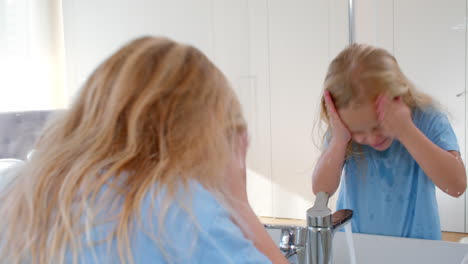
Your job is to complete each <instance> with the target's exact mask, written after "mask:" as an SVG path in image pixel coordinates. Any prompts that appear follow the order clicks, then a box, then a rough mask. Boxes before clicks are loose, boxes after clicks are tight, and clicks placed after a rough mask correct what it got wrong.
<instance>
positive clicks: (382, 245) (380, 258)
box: [267, 229, 468, 264]
mask: <svg viewBox="0 0 468 264" xmlns="http://www.w3.org/2000/svg"><path fill="white" fill-rule="evenodd" d="M267 231H268V233H269V234H270V235H271V237H272V238H273V240H274V241H275V243H278V244H279V240H280V236H281V231H280V230H270V229H269V230H267ZM353 240H354V247H355V254H356V263H357V264H420V263H424V264H461V262H462V260H463V258H464V256H465V255H467V254H468V244H461V243H453V242H444V241H433V240H422V239H410V238H400V237H388V236H377V235H365V234H353ZM333 263H334V264H349V263H350V258H349V252H348V243H347V241H346V236H345V233H344V232H337V233H336V234H335V237H334V239H333Z"/></svg>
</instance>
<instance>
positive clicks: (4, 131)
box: [0, 110, 55, 160]
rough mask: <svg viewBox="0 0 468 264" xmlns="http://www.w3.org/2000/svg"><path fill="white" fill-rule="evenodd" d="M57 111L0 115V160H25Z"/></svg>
mask: <svg viewBox="0 0 468 264" xmlns="http://www.w3.org/2000/svg"><path fill="white" fill-rule="evenodd" d="M54 112H55V110H48V111H26V112H5V113H0V158H15V159H22V160H25V159H26V156H27V154H28V153H29V151H30V150H31V149H32V148H33V146H34V143H35V141H36V139H37V138H38V136H39V135H40V133H41V132H42V129H43V128H44V126H45V124H46V122H47V120H48V118H49V117H50V116H51V114H52V113H54Z"/></svg>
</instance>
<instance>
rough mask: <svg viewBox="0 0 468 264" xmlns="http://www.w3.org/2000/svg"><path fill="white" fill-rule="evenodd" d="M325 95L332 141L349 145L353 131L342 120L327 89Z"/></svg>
mask: <svg viewBox="0 0 468 264" xmlns="http://www.w3.org/2000/svg"><path fill="white" fill-rule="evenodd" d="M323 97H324V99H325V106H326V108H327V113H328V118H329V122H330V127H331V133H332V138H331V142H334V143H337V144H339V145H347V144H348V143H349V141H350V140H351V132H349V130H348V128H347V127H346V125H345V124H344V123H343V121H342V120H341V117H340V115H339V114H338V112H337V111H336V108H335V104H334V103H333V99H332V98H331V94H330V92H329V91H325V93H324V95H323Z"/></svg>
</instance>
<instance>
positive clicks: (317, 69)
mask: <svg viewBox="0 0 468 264" xmlns="http://www.w3.org/2000/svg"><path fill="white" fill-rule="evenodd" d="M346 8H347V3H346V2H345V1H328V0H321V1H303V0H293V1H282V0H272V1H269V9H268V10H269V35H270V37H269V39H270V92H271V133H272V135H271V137H272V144H271V147H272V177H273V214H274V215H275V216H277V217H285V218H299V219H303V218H305V212H306V210H307V209H308V208H309V207H310V206H311V205H312V204H313V200H314V196H313V194H312V187H311V186H312V185H311V175H312V171H313V168H314V165H315V162H316V160H317V158H318V156H319V154H320V152H319V150H318V148H317V146H315V145H314V142H312V128H313V125H314V122H316V119H317V118H318V110H319V105H320V104H319V103H320V98H321V91H322V87H323V80H324V78H325V74H326V71H327V67H328V64H329V62H330V60H331V59H332V58H333V57H334V56H336V54H337V52H338V51H340V50H341V49H343V48H344V47H345V46H346V44H347V41H348V34H347V32H348V30H347V25H348V24H347V14H346V10H347V9H346ZM330 205H333V206H334V203H333V202H331V203H330Z"/></svg>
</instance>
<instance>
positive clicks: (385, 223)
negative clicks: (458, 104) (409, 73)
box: [337, 108, 459, 240]
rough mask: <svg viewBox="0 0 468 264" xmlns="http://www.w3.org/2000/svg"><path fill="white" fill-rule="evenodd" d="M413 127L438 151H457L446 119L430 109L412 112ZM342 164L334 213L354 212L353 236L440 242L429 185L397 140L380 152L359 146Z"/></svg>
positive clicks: (433, 200)
mask: <svg viewBox="0 0 468 264" xmlns="http://www.w3.org/2000/svg"><path fill="white" fill-rule="evenodd" d="M413 122H414V124H415V125H416V127H418V128H419V130H420V131H421V132H422V133H423V134H424V135H426V137H427V138H428V139H429V140H431V141H432V142H433V143H435V144H436V145H437V146H439V147H440V148H442V149H444V150H447V151H450V150H453V151H459V147H458V143H457V138H456V136H455V133H454V131H453V129H452V127H451V125H450V123H449V121H448V119H447V117H446V116H445V115H444V114H443V113H440V112H438V111H436V110H434V109H432V108H429V109H425V110H420V109H415V110H414V111H413ZM359 149H361V150H362V152H363V155H362V157H361V158H360V157H359V156H352V157H350V158H348V159H347V160H346V162H345V166H344V174H343V176H342V179H341V191H340V194H339V198H338V202H337V208H338V209H351V210H353V211H354V215H353V219H352V228H353V232H356V233H367V234H378V235H388V236H398V237H410V238H422V239H434V240H440V239H441V230H440V220H439V212H438V207H437V200H436V194H435V187H436V186H435V185H434V183H433V182H432V181H431V179H429V177H428V176H427V175H426V174H425V173H424V171H423V170H422V169H421V167H420V166H419V165H418V163H417V162H416V160H415V159H414V158H413V157H412V156H411V155H410V153H409V152H408V151H407V150H406V148H405V147H404V146H403V145H402V144H401V143H400V142H399V141H397V140H394V141H393V143H392V145H391V146H390V147H389V148H388V149H387V150H385V151H377V150H374V149H373V148H372V147H369V146H359V147H358V148H357V150H359Z"/></svg>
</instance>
